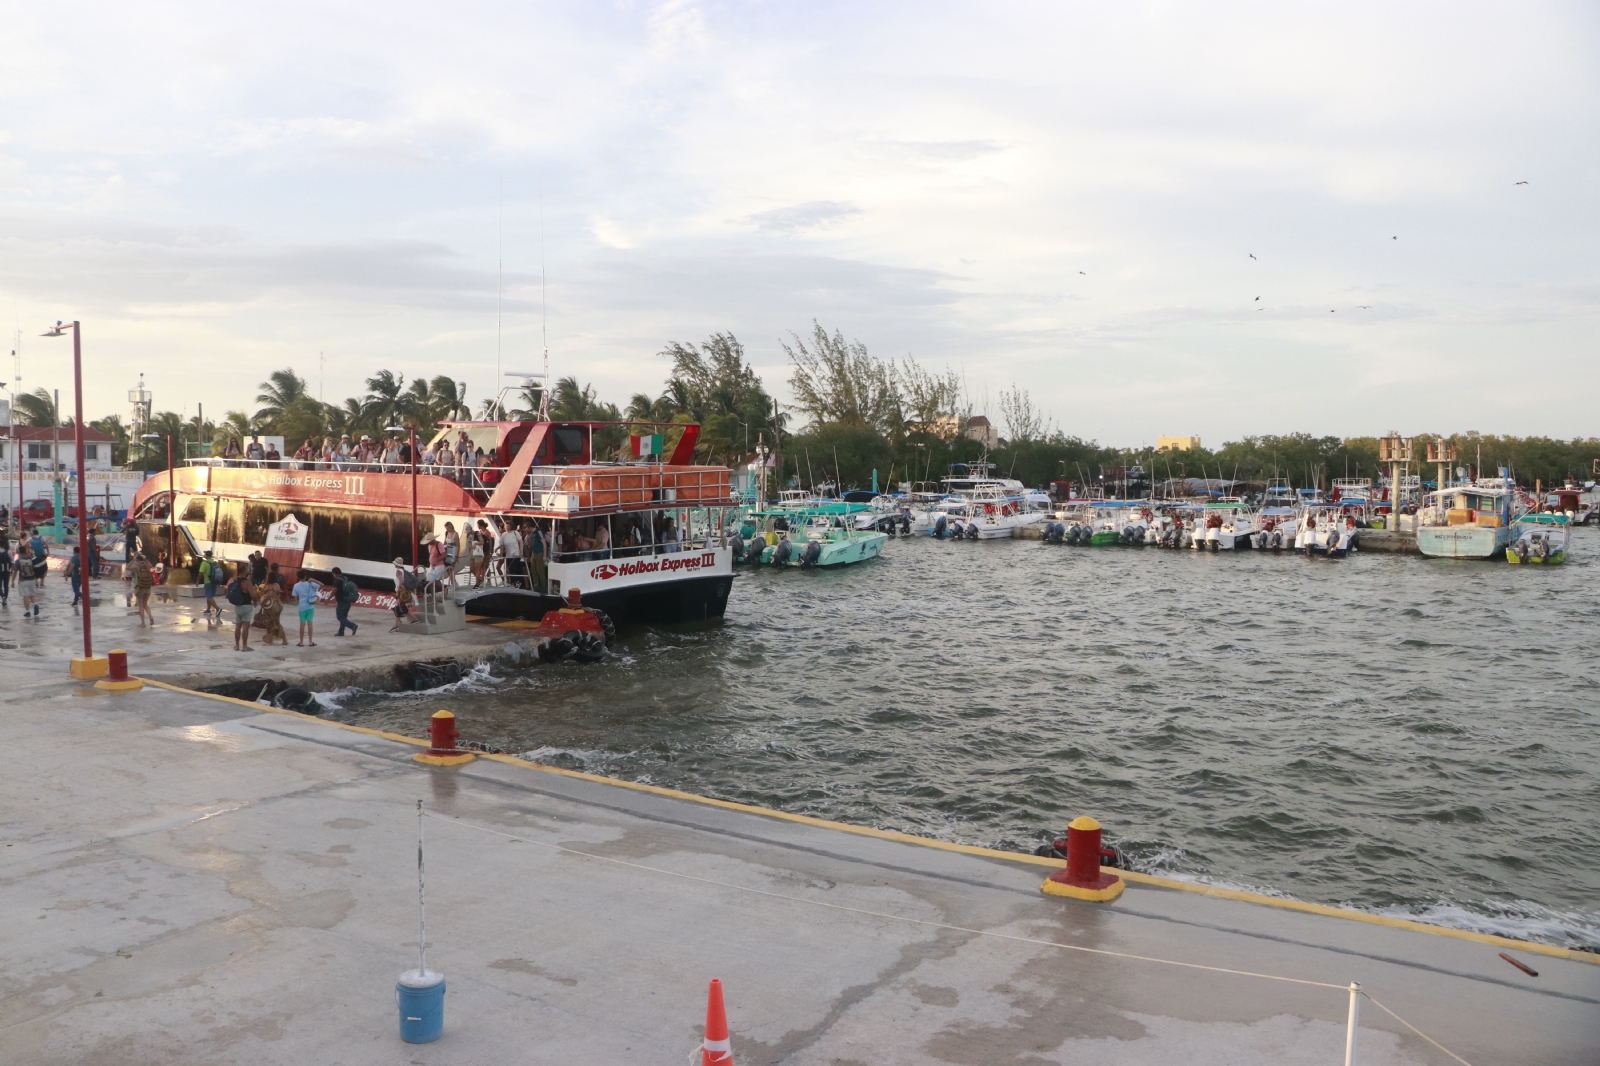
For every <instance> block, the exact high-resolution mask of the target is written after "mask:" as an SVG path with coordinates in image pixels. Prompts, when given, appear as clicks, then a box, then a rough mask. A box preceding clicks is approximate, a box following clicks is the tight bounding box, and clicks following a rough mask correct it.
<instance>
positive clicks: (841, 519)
mask: <svg viewBox="0 0 1600 1066" xmlns="http://www.w3.org/2000/svg"><path fill="white" fill-rule="evenodd" d="M749 518H750V519H751V520H752V521H753V522H754V523H755V524H756V525H757V527H758V529H759V530H760V532H757V534H756V536H757V537H764V538H765V539H766V540H767V546H766V547H765V548H763V549H762V550H761V555H760V563H761V565H762V566H796V567H800V568H801V569H810V568H812V567H829V566H848V565H850V564H851V563H862V562H866V561H867V560H868V559H876V558H877V557H878V553H879V552H881V551H882V550H883V542H884V541H886V540H888V539H889V534H887V533H880V532H879V531H878V530H876V529H856V528H854V527H853V524H852V523H851V521H850V520H849V518H848V516H847V515H844V514H823V513H808V512H805V511H791V510H779V511H757V512H753V513H751V514H750V515H749ZM780 519H782V524H783V525H786V526H787V528H786V529H779V528H778V526H779V524H780V523H779V520H780ZM747 558H748V556H747Z"/></svg>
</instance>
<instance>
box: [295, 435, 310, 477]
mask: <svg viewBox="0 0 1600 1066" xmlns="http://www.w3.org/2000/svg"><path fill="white" fill-rule="evenodd" d="M294 469H296V470H310V469H311V438H310V437H307V438H306V439H305V440H303V441H301V442H300V447H298V448H296V449H295V450H294Z"/></svg>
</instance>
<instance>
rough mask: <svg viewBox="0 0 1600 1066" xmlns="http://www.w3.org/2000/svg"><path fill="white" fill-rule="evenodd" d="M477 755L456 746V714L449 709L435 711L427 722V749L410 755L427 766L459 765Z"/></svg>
mask: <svg viewBox="0 0 1600 1066" xmlns="http://www.w3.org/2000/svg"><path fill="white" fill-rule="evenodd" d="M475 758H477V756H475V755H473V754H472V752H470V751H462V750H461V749H460V748H458V747H456V716H455V715H453V714H451V713H450V712H449V711H435V712H433V718H432V719H430V720H429V722H428V750H427V751H425V752H423V753H422V754H420V755H414V756H412V759H413V760H415V761H416V762H420V763H426V764H428V765H429V766H460V765H462V764H463V763H469V762H471V761H472V760H473V759H475Z"/></svg>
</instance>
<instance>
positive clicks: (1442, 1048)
mask: <svg viewBox="0 0 1600 1066" xmlns="http://www.w3.org/2000/svg"><path fill="white" fill-rule="evenodd" d="M1361 994H1362V995H1363V996H1366V997H1367V998H1368V999H1371V1000H1372V1005H1373V1006H1374V1007H1377V1008H1378V1009H1379V1010H1381V1011H1383V1013H1385V1014H1387V1015H1388V1016H1389V1017H1391V1018H1393V1019H1394V1020H1395V1021H1397V1022H1399V1023H1400V1024H1401V1025H1403V1026H1405V1027H1406V1028H1407V1029H1410V1030H1411V1031H1412V1032H1413V1033H1416V1034H1417V1035H1418V1036H1420V1037H1422V1039H1424V1040H1426V1041H1427V1042H1428V1043H1430V1044H1432V1045H1433V1046H1434V1047H1436V1048H1438V1049H1439V1050H1440V1051H1442V1052H1444V1053H1445V1054H1446V1055H1449V1056H1450V1057H1451V1058H1453V1059H1455V1060H1456V1061H1457V1062H1459V1063H1461V1066H1472V1063H1470V1062H1468V1061H1467V1060H1466V1059H1464V1058H1462V1057H1461V1056H1460V1055H1457V1054H1456V1053H1455V1052H1454V1051H1451V1050H1450V1049H1449V1048H1447V1047H1445V1046H1444V1045H1443V1044H1441V1043H1439V1041H1437V1040H1435V1039H1434V1038H1433V1037H1431V1036H1429V1035H1428V1034H1427V1033H1424V1032H1423V1031H1422V1030H1421V1029H1418V1028H1417V1027H1416V1026H1414V1025H1412V1024H1411V1023H1410V1022H1408V1021H1406V1020H1405V1019H1404V1018H1402V1017H1400V1015H1398V1014H1396V1013H1395V1012H1394V1011H1392V1010H1390V1009H1389V1008H1388V1007H1385V1006H1384V1005H1383V1004H1382V1003H1379V1002H1378V1001H1377V1000H1375V999H1372V994H1371V993H1369V992H1367V991H1366V990H1365V989H1363V990H1362V992H1361Z"/></svg>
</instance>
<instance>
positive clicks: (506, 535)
mask: <svg viewBox="0 0 1600 1066" xmlns="http://www.w3.org/2000/svg"><path fill="white" fill-rule="evenodd" d="M500 557H501V560H502V562H503V565H504V566H505V571H504V572H505V575H506V584H508V585H511V586H513V587H515V588H519V589H520V588H526V587H527V570H526V568H525V567H524V566H523V558H522V536H521V535H520V534H519V533H518V532H517V530H516V527H515V526H513V525H511V524H510V523H509V522H508V523H506V528H505V529H504V530H503V531H502V532H501V534H500Z"/></svg>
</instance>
